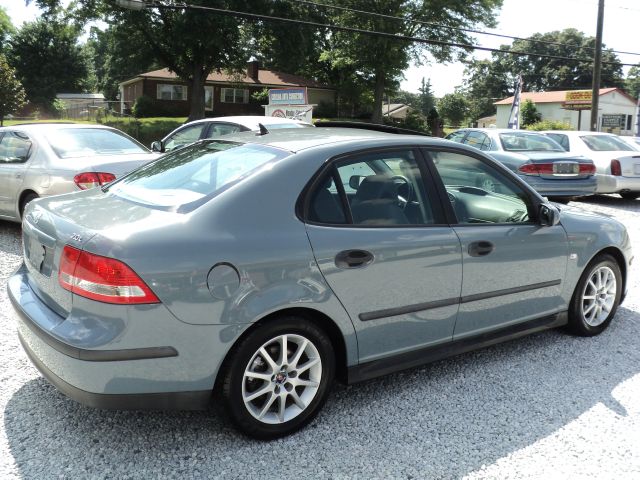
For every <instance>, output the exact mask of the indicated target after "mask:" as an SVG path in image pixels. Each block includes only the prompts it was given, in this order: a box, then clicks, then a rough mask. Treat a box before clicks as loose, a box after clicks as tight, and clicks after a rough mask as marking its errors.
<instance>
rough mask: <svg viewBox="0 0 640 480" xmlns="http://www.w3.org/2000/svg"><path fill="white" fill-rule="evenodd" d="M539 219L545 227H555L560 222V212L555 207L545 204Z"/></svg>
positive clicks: (541, 207)
mask: <svg viewBox="0 0 640 480" xmlns="http://www.w3.org/2000/svg"><path fill="white" fill-rule="evenodd" d="M538 218H539V220H540V225H542V226H543V227H553V226H554V225H557V224H558V223H559V222H560V212H559V211H558V209H557V208H556V207H554V206H553V205H549V204H547V203H543V204H542V205H540V210H538Z"/></svg>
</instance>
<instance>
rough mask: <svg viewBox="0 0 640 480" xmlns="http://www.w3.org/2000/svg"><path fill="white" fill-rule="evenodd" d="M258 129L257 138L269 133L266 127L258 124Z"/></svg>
mask: <svg viewBox="0 0 640 480" xmlns="http://www.w3.org/2000/svg"><path fill="white" fill-rule="evenodd" d="M258 127H260V133H256V135H257V136H260V135H266V134H267V133H269V130H267V127H265V126H264V125H263V124H261V123H259V124H258Z"/></svg>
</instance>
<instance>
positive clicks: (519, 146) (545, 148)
mask: <svg viewBox="0 0 640 480" xmlns="http://www.w3.org/2000/svg"><path fill="white" fill-rule="evenodd" d="M500 142H501V143H502V148H503V149H504V150H506V151H507V152H564V149H563V148H562V147H561V146H560V145H558V143H556V142H555V141H554V140H552V139H551V138H549V137H547V136H546V135H542V134H541V133H524V132H517V131H514V132H509V133H501V134H500Z"/></svg>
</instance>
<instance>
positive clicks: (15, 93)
mask: <svg viewBox="0 0 640 480" xmlns="http://www.w3.org/2000/svg"><path fill="white" fill-rule="evenodd" d="M24 99H25V92H24V88H22V84H21V83H20V81H19V80H18V79H17V78H16V72H15V69H14V68H13V67H11V66H10V65H9V63H8V62H7V59H6V57H5V56H4V55H2V54H0V127H1V126H2V125H3V123H4V117H6V116H7V115H9V114H10V113H13V112H15V111H16V110H18V109H19V108H21V107H22V106H23V105H24Z"/></svg>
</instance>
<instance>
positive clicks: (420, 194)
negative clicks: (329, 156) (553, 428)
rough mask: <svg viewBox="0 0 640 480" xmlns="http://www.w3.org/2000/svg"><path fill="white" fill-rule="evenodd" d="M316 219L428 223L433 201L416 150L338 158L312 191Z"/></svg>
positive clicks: (312, 211) (372, 223) (431, 218)
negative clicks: (414, 151) (414, 153)
mask: <svg viewBox="0 0 640 480" xmlns="http://www.w3.org/2000/svg"><path fill="white" fill-rule="evenodd" d="M306 218H307V219H308V220H310V221H312V222H314V223H323V224H353V225H362V226H410V225H429V224H433V223H435V222H434V215H433V211H432V204H431V201H430V197H429V195H427V191H426V187H425V183H424V179H423V177H422V174H421V171H420V169H419V167H418V163H417V161H416V159H415V157H414V155H413V152H412V151H411V150H400V151H390V152H376V153H369V154H364V155H358V156H356V157H353V158H350V159H346V160H341V161H338V162H336V163H335V164H334V165H333V166H332V168H331V170H330V171H329V172H328V173H326V174H325V177H323V179H322V180H320V181H319V182H317V183H316V185H315V188H314V190H313V191H312V192H311V194H310V196H309V201H308V204H307V215H306Z"/></svg>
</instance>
